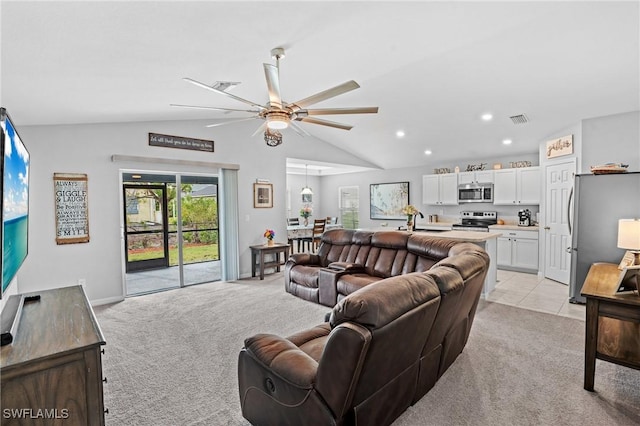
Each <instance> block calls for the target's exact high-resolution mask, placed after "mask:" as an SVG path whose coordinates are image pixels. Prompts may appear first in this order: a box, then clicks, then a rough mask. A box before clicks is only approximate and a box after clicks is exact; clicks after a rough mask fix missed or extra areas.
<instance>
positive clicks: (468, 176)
mask: <svg viewBox="0 0 640 426" xmlns="http://www.w3.org/2000/svg"><path fill="white" fill-rule="evenodd" d="M474 182H477V183H493V170H477V171H475V172H460V173H458V184H459V185H463V184H465V183H474Z"/></svg>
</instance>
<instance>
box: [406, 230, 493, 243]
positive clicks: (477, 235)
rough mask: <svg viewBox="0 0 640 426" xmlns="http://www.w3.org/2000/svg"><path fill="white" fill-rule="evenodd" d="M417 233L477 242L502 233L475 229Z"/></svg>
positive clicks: (490, 238)
mask: <svg viewBox="0 0 640 426" xmlns="http://www.w3.org/2000/svg"><path fill="white" fill-rule="evenodd" d="M417 234H421V235H428V236H430V237H437V238H445V239H447V240H457V241H468V242H471V243H473V242H478V241H487V240H492V239H494V238H498V237H499V236H501V235H502V234H501V233H500V232H475V231H444V232H429V231H419V232H417Z"/></svg>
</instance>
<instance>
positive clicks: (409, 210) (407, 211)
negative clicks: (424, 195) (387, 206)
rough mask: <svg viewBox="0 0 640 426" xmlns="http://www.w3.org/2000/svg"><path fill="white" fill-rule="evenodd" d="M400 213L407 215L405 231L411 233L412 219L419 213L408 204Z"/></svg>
mask: <svg viewBox="0 0 640 426" xmlns="http://www.w3.org/2000/svg"><path fill="white" fill-rule="evenodd" d="M402 213H403V214H406V215H407V231H413V224H414V223H413V218H414V217H415V216H416V215H417V214H418V213H420V212H419V211H418V209H416V208H415V207H414V206H412V205H411V204H409V205H407V206H405V207H403V209H402Z"/></svg>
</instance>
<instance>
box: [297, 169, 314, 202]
mask: <svg viewBox="0 0 640 426" xmlns="http://www.w3.org/2000/svg"><path fill="white" fill-rule="evenodd" d="M308 167H309V166H308V165H307V164H305V165H304V188H302V192H300V194H302V195H313V191H312V190H311V188H309V183H308V178H309V176H308V170H307V168H308Z"/></svg>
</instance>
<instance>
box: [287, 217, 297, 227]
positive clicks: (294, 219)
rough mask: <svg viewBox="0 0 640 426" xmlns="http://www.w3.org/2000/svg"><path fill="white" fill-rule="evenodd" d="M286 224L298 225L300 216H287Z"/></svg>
mask: <svg viewBox="0 0 640 426" xmlns="http://www.w3.org/2000/svg"><path fill="white" fill-rule="evenodd" d="M287 225H288V226H297V225H300V218H299V217H289V218H287Z"/></svg>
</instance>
